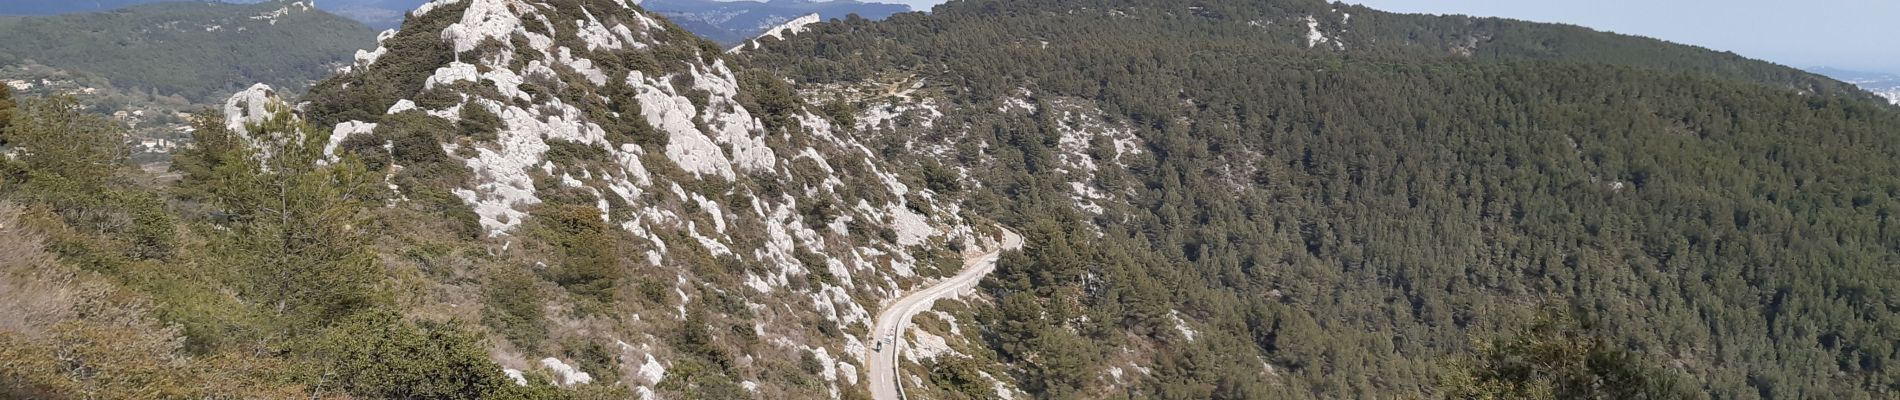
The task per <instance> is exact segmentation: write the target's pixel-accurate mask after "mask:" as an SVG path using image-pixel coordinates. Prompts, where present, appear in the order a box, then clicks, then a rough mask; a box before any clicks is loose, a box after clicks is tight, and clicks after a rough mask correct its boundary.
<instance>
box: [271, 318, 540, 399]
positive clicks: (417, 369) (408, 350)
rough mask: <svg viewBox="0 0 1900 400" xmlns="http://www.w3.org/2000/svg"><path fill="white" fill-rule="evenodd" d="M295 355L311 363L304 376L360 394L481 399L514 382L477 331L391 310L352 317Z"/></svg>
mask: <svg viewBox="0 0 1900 400" xmlns="http://www.w3.org/2000/svg"><path fill="white" fill-rule="evenodd" d="M296 354H298V355H299V356H301V357H302V358H303V359H305V360H309V361H311V362H313V364H314V367H315V368H313V370H311V371H309V374H310V376H307V377H306V379H305V380H307V381H310V382H312V383H315V382H325V383H326V384H325V386H334V387H340V388H342V389H343V390H344V391H347V392H349V393H350V394H352V395H356V396H362V397H371V398H400V399H415V398H430V399H480V398H486V397H488V396H491V395H494V394H497V393H500V392H503V391H506V390H509V388H510V387H512V386H514V383H513V382H511V381H509V379H508V377H507V376H505V375H502V373H501V366H498V365H495V363H494V362H492V361H489V360H488V352H487V351H486V350H483V348H482V346H481V345H480V343H479V342H478V339H477V338H476V336H475V335H473V334H470V333H468V332H463V331H461V330H458V329H455V328H452V327H449V326H444V325H441V324H436V323H430V322H423V323H420V324H414V323H410V322H408V321H405V320H403V318H402V316H401V315H398V314H396V313H395V312H394V311H386V310H378V311H372V312H365V313H362V314H359V315H357V316H355V317H352V318H350V319H348V320H346V321H344V322H342V323H340V324H338V325H337V326H336V327H334V328H331V329H329V330H326V331H324V332H323V333H322V334H320V335H317V336H316V337H315V338H313V339H310V340H308V341H305V342H304V343H301V344H300V346H298V350H297V351H296Z"/></svg>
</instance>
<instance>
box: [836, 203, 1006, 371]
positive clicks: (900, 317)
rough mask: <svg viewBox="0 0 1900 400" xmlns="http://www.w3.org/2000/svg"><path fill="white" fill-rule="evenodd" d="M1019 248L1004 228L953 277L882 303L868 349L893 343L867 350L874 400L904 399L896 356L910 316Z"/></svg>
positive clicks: (971, 285)
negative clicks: (992, 243)
mask: <svg viewBox="0 0 1900 400" xmlns="http://www.w3.org/2000/svg"><path fill="white" fill-rule="evenodd" d="M1022 247H1023V238H1022V236H1019V235H1017V234H1015V233H1013V232H1009V231H1004V232H1003V242H1002V243H1001V246H997V248H995V249H992V250H990V251H989V252H987V253H983V254H979V255H975V256H970V257H966V258H964V259H963V272H958V273H957V275H956V276H952V277H950V279H945V280H943V281H942V282H937V283H936V284H934V285H930V287H926V288H923V289H920V290H917V291H913V292H911V293H910V294H907V295H904V297H900V298H898V299H897V301H893V302H891V303H890V304H889V305H886V306H884V310H882V311H878V313H877V322H876V324H874V326H873V328H872V329H871V343H872V348H877V347H876V346H877V342H878V341H883V340H885V339H886V338H887V337H889V338H892V340H893V341H895V343H890V342H886V343H884V346H883V350H878V351H873V352H871V357H870V358H871V360H870V362H869V364H870V365H869V367H870V371H868V372H867V374H868V376H867V378H868V379H870V380H871V382H870V383H871V398H873V399H877V400H900V399H903V398H904V388H903V382H899V381H898V377H899V376H900V375H899V374H898V363H900V362H901V361H902V360H901V359H899V358H898V357H899V356H900V355H901V354H902V353H903V350H902V349H903V341H904V335H903V332H904V329H906V328H908V327H910V318H911V317H913V316H916V315H917V313H920V312H923V311H924V310H929V309H930V307H931V305H932V304H936V303H937V300H938V299H942V298H944V297H949V296H953V295H955V294H957V292H962V291H964V290H967V289H971V288H975V287H976V285H977V284H978V283H981V282H983V276H985V275H989V274H990V271H994V270H996V260H997V258H999V257H1000V256H1001V254H1002V253H1003V250H1010V249H1019V248H1022Z"/></svg>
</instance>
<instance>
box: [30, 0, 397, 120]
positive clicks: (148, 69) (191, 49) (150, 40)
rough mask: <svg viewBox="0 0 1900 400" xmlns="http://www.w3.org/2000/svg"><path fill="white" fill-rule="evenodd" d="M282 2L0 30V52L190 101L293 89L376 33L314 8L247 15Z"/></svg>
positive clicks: (112, 15) (80, 17)
mask: <svg viewBox="0 0 1900 400" xmlns="http://www.w3.org/2000/svg"><path fill="white" fill-rule="evenodd" d="M285 6H286V5H285V4H284V3H282V2H265V3H262V4H244V5H239V4H227V3H219V2H180V3H165V4H148V5H140V6H134V7H129V8H126V9H122V10H116V11H111V12H94V13H76V14H67V15H57V16H46V17H25V18H22V19H20V20H18V21H14V22H13V23H9V24H0V37H5V38H7V40H3V41H0V53H10V54H12V55H13V56H15V57H19V58H24V59H31V60H34V61H37V62H39V63H42V64H46V65H49V66H52V67H56V68H60V69H64V70H71V71H77V72H83V73H89V74H94V75H98V76H100V77H104V78H106V79H108V80H110V81H111V82H112V84H113V85H114V86H117V87H121V88H127V89H135V90H152V91H156V92H158V93H163V94H168V95H182V96H184V97H186V98H190V99H193V100H195V101H198V102H212V101H216V100H222V97H221V96H224V95H226V94H229V93H231V92H234V91H237V90H239V89H242V88H243V85H250V84H252V83H258V82H263V83H268V84H271V85H272V86H276V87H281V88H301V87H305V86H307V85H309V83H310V82H311V81H314V80H317V79H318V78H322V77H324V76H328V75H329V74H330V73H331V68H332V67H333V65H334V64H337V63H340V62H345V61H347V60H349V59H350V56H351V54H352V53H353V52H355V51H356V50H357V49H361V48H365V47H371V46H373V43H374V41H373V38H374V37H375V34H376V33H375V31H373V30H371V29H369V27H367V26H363V24H361V23H357V22H354V21H350V20H348V19H344V18H342V17H338V16H335V15H331V14H329V13H325V12H322V11H316V10H312V11H308V12H301V11H299V12H290V13H286V14H285V15H283V16H279V17H277V18H269V19H254V18H252V17H254V16H259V15H266V14H269V13H271V12H272V11H275V10H277V9H279V8H283V7H285Z"/></svg>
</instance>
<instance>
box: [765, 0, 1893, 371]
mask: <svg viewBox="0 0 1900 400" xmlns="http://www.w3.org/2000/svg"><path fill="white" fill-rule="evenodd" d="M1347 12H1350V14H1351V17H1349V18H1350V19H1349V20H1348V21H1350V22H1342V21H1341V20H1342V19H1343V18H1342V17H1343V15H1342V14H1344V13H1347ZM1307 15H1318V16H1319V17H1318V18H1317V19H1319V20H1321V21H1327V22H1322V23H1320V24H1319V25H1321V26H1337V27H1338V28H1337V29H1335V31H1337V30H1344V31H1346V32H1348V33H1345V34H1340V35H1337V36H1334V37H1333V38H1331V40H1335V41H1337V42H1339V43H1341V45H1340V46H1337V47H1334V46H1332V45H1329V44H1325V43H1310V44H1309V43H1307V42H1305V40H1306V39H1305V38H1304V37H1303V36H1298V35H1274V34H1273V33H1274V32H1275V29H1281V30H1286V29H1293V30H1296V31H1304V30H1305V29H1306V28H1307V27H1306V26H1304V25H1303V24H1300V21H1301V20H1300V19H1299V18H1300V17H1302V16H1307ZM1250 21H1253V22H1255V23H1251V24H1250V23H1249V22H1250ZM1260 21H1273V22H1270V23H1264V22H1260ZM1335 23H1337V24H1338V25H1334V24H1335ZM1262 25H1264V26H1265V27H1262ZM816 29H818V30H819V31H820V32H819V33H817V34H812V35H803V36H797V37H793V38H791V39H789V40H787V41H785V42H781V43H778V44H776V45H775V46H770V47H768V48H767V49H766V51H764V52H761V53H754V54H749V55H748V56H749V57H750V60H751V61H754V64H755V65H760V66H767V67H771V68H774V69H777V70H779V71H781V72H783V73H785V74H788V75H790V76H793V77H795V78H796V79H798V80H799V81H800V82H803V83H807V84H812V85H822V84H829V83H836V82H850V81H854V80H862V79H875V78H876V77H879V76H888V75H891V74H899V75H902V74H917V75H920V76H926V77H928V78H927V79H929V80H931V81H934V82H936V83H938V84H941V85H943V86H945V88H944V89H942V90H943V91H944V92H945V93H944V96H945V97H946V98H948V99H949V100H948V101H950V102H953V103H955V104H957V105H958V106H959V107H956V108H954V109H955V110H957V111H948V112H946V115H944V116H942V117H940V118H937V120H936V124H935V127H934V128H927V129H918V130H914V131H901V130H900V132H904V133H901V134H897V135H892V137H890V138H888V139H887V140H886V141H885V143H886V147H885V148H884V150H883V151H884V152H885V154H892V155H895V154H902V153H903V152H904V150H903V149H904V147H903V146H906V145H907V143H909V142H911V141H913V140H917V138H919V137H921V138H922V139H923V140H946V141H951V142H953V144H957V143H962V144H966V145H968V144H975V143H986V144H988V145H989V147H988V148H987V149H986V152H987V153H986V154H984V155H982V156H976V155H971V154H967V153H960V154H957V155H954V156H952V157H949V158H946V159H943V160H937V161H930V162H927V163H941V164H944V165H963V166H968V167H969V168H970V169H971V170H973V171H976V172H975V174H976V176H977V177H978V178H976V179H975V180H976V181H980V182H984V183H985V186H986V187H985V188H983V189H982V190H983V191H982V192H981V193H977V194H974V195H973V196H972V197H973V198H974V199H975V200H973V203H974V204H976V205H978V207H979V209H980V210H982V211H983V212H985V213H994V214H995V215H1008V216H1012V217H1010V218H1009V219H1007V221H1009V222H1010V223H1012V224H1013V225H1017V226H1024V227H1028V230H1027V232H1028V233H1029V236H1030V245H1029V250H1025V251H1023V252H1022V253H1021V254H1018V255H1015V256H1013V258H1010V259H1006V260H1005V261H1004V262H1003V263H1001V265H1002V267H1001V268H1003V270H1002V271H1000V272H999V273H998V275H997V276H996V277H995V278H994V279H993V280H992V281H991V282H989V283H988V284H986V288H987V290H988V293H990V294H991V295H992V296H994V298H995V299H996V300H997V304H996V306H995V307H994V308H993V309H991V310H989V311H987V312H986V314H984V315H985V318H986V320H987V321H988V323H989V324H990V326H991V327H993V329H994V330H993V331H991V332H988V335H987V336H986V338H987V340H988V342H989V343H990V344H991V347H992V350H994V354H991V355H990V357H992V358H993V359H995V360H999V361H1003V362H1004V363H1006V364H1007V365H1010V366H1011V368H1010V370H1011V372H1013V373H1014V374H1016V375H1017V376H1018V377H1019V378H1020V379H1022V380H1023V383H1024V386H1025V387H1027V388H1033V389H1031V392H1032V393H1036V394H1038V395H1039V396H1042V397H1049V398H1100V397H1132V398H1285V397H1316V398H1388V397H1411V396H1425V397H1436V396H1440V395H1449V394H1453V393H1467V394H1469V393H1494V394H1495V392H1485V390H1486V389H1485V388H1486V387H1489V388H1491V389H1496V388H1498V387H1513V388H1512V389H1509V390H1504V391H1503V392H1502V393H1510V394H1505V395H1500V396H1499V397H1498V398H1516V397H1523V396H1528V395H1530V394H1533V393H1538V392H1535V390H1536V389H1526V388H1528V387H1535V386H1539V385H1542V386H1545V388H1544V389H1547V390H1549V391H1547V392H1542V393H1544V394H1546V395H1548V394H1550V393H1556V394H1557V395H1558V396H1557V397H1564V398H1574V397H1585V396H1584V395H1583V394H1582V393H1595V395H1592V396H1589V397H1595V398H1633V397H1638V396H1635V395H1633V394H1632V393H1617V392H1611V391H1608V390H1610V389H1613V388H1617V387H1619V386H1621V387H1623V388H1625V389H1627V388H1630V387H1644V388H1651V389H1654V390H1651V391H1647V392H1644V394H1643V395H1645V396H1651V397H1677V396H1681V397H1690V398H1695V397H1710V398H1885V397H1889V396H1892V395H1893V394H1894V393H1896V391H1900V386H1896V385H1900V372H1896V370H1895V369H1893V368H1891V367H1890V364H1891V363H1892V362H1893V361H1894V360H1896V358H1897V357H1900V353H1896V350H1900V349H1895V348H1894V343H1896V340H1900V325H1896V324H1900V317H1897V316H1896V315H1895V313H1894V311H1895V310H1896V307H1900V302H1896V300H1895V299H1896V297H1894V293H1896V292H1895V290H1900V281H1896V280H1895V279H1894V277H1893V276H1894V272H1895V270H1894V266H1895V265H1896V264H1895V262H1896V260H1900V258H1896V256H1897V255H1900V254H1897V252H1900V241H1896V239H1900V237H1896V236H1895V235H1894V233H1893V228H1892V227H1890V226H1889V225H1890V224H1891V222H1889V219H1890V218H1891V216H1892V214H1893V213H1894V212H1895V210H1896V209H1895V208H1896V206H1900V203H1896V202H1895V198H1894V197H1895V196H1896V194H1900V192H1896V190H1897V189H1900V187H1897V186H1896V184H1897V183H1900V181H1896V179H1895V178H1894V177H1895V176H1896V175H1895V173H1896V172H1900V171H1896V166H1895V165H1894V163H1893V161H1892V160H1895V159H1896V156H1900V148H1896V147H1895V145H1896V143H1900V141H1896V139H1900V137H1896V135H1900V110H1896V109H1895V108H1894V107H1891V106H1887V105H1884V104H1880V103H1879V102H1877V101H1874V100H1871V99H1869V98H1868V96H1866V95H1865V94H1863V93H1858V92H1856V91H1852V90H1851V89H1847V88H1845V87H1844V86H1842V85H1840V84H1838V83H1834V82H1828V81H1826V80H1824V79H1820V78H1817V77H1814V76H1812V75H1808V74H1805V73H1802V72H1799V71H1796V70H1792V69H1786V68H1780V67H1776V66H1773V65H1770V64H1766V63H1762V62H1757V61H1749V60H1745V59H1741V58H1739V57H1734V56H1732V55H1726V54H1720V53H1715V52H1710V51H1704V50H1698V49H1692V48H1688V47H1684V46H1676V45H1668V44H1664V43H1661V42H1657V41H1653V40H1648V39H1641V38H1632V37H1621V36H1614V35H1609V34H1602V33H1596V32H1591V31H1588V30H1584V29H1579V28H1572V27H1562V26H1553V25H1542V24H1528V23H1519V22H1509V21H1498V20H1471V19H1463V18H1436V17H1424V16H1405V15H1392V14H1385V13H1380V12H1377V11H1373V10H1367V9H1363V8H1346V7H1342V8H1339V9H1337V10H1335V9H1333V8H1331V7H1330V6H1328V5H1324V4H1319V3H1316V2H1315V3H1302V2H1294V3H1293V4H1285V3H1279V2H1189V3H1178V2H1158V1H1155V2H1149V1H1098V2H1073V1H1063V2H1056V1H1043V2H1038V1H963V2H952V3H951V4H948V5H946V6H944V7H940V8H938V9H937V10H936V11H935V12H934V13H933V14H931V15H927V16H925V15H901V16H898V17H896V18H892V19H891V20H888V21H882V22H873V21H864V20H849V21H843V22H842V23H836V24H830V25H824V26H821V27H817V28H816ZM1472 37H1490V38H1493V39H1488V40H1497V41H1500V42H1503V43H1502V44H1500V45H1496V46H1484V47H1480V50H1478V51H1473V52H1468V53H1459V52H1454V51H1448V49H1450V48H1451V47H1453V46H1456V45H1457V44H1459V43H1465V38H1472ZM1276 38H1277V39H1276ZM1308 46H1312V47H1311V48H1308ZM1533 47H1535V48H1533ZM1658 55H1660V56H1661V57H1658ZM1065 98H1067V99H1083V100H1085V101H1091V102H1098V103H1099V104H1100V105H1101V107H1102V108H1103V109H1105V110H1108V113H1109V114H1111V115H1113V116H1115V117H1116V118H1118V119H1120V120H1121V121H1122V122H1124V123H1125V124H1126V126H1128V127H1130V128H1132V129H1133V130H1134V131H1135V132H1137V135H1138V136H1139V137H1141V138H1142V139H1143V141H1144V143H1145V146H1146V148H1147V149H1146V150H1148V152H1147V153H1146V154H1143V155H1142V156H1138V157H1132V158H1130V157H1122V158H1119V159H1118V162H1108V157H1106V156H1104V154H1108V153H1109V152H1108V151H1106V150H1105V146H1107V145H1106V144H1104V143H1094V144H1092V147H1091V148H1092V149H1093V150H1090V153H1089V154H1090V155H1091V156H1092V157H1094V158H1095V159H1096V160H1097V162H1098V163H1100V164H1103V165H1105V166H1104V167H1103V170H1102V171H1101V172H1098V173H1097V174H1096V175H1095V178H1094V181H1093V182H1090V184H1091V185H1096V186H1098V187H1099V188H1100V189H1101V190H1102V191H1106V192H1110V193H1117V192H1120V193H1126V194H1127V196H1126V197H1125V199H1126V201H1125V204H1122V205H1121V206H1119V207H1113V209H1112V210H1110V211H1108V212H1106V213H1101V214H1094V213H1088V212H1081V211H1078V210H1077V207H1075V206H1074V205H1073V204H1074V203H1075V200H1073V199H1072V198H1071V196H1070V195H1069V192H1070V191H1071V189H1070V186H1071V183H1070V182H1071V176H1068V175H1066V174H1062V173H1060V171H1057V168H1056V167H1052V166H1054V165H1059V164H1060V162H1059V161H1058V159H1059V158H1060V157H1059V156H1060V154H1062V153H1063V149H1062V148H1061V142H1062V138H1061V134H1060V131H1062V130H1063V129H1065V128H1064V127H1063V126H1062V125H1063V124H1064V122H1063V121H1062V117H1061V114H1060V113H1058V112H1057V111H1055V110H1057V109H1058V108H1057V107H1056V103H1058V100H1060V99H1065ZM1006 99H1016V100H1010V101H1027V102H1035V103H1039V104H1037V105H1039V106H1040V107H1035V106H1031V107H1028V108H1029V109H1031V110H1050V111H1047V112H1035V111H1031V112H1028V113H1019V114H1004V115H998V113H995V112H994V111H995V109H994V108H990V107H993V106H986V105H992V104H998V103H999V102H1003V101H1006ZM959 131H961V132H959ZM960 133H967V136H959V134H960ZM963 148H965V149H967V148H970V147H963ZM983 157H989V158H993V160H994V162H976V161H978V160H980V159H983ZM1551 309H1557V310H1560V311H1561V312H1559V313H1558V314H1565V315H1568V316H1567V317H1551V316H1549V315H1548V314H1550V310H1551ZM1170 310H1178V311H1179V312H1180V313H1181V315H1182V317H1183V318H1187V319H1189V320H1194V321H1198V324H1197V325H1198V326H1204V327H1205V328H1204V329H1202V330H1201V331H1200V332H1199V335H1198V336H1199V337H1197V338H1193V339H1192V340H1190V339H1189V338H1187V337H1183V336H1182V335H1180V334H1179V333H1176V330H1175V329H1173V328H1172V327H1170V325H1171V324H1170V323H1169V322H1167V320H1168V318H1169V312H1170ZM1038 316H1046V318H1038ZM1559 319H1561V320H1568V321H1571V322H1570V323H1569V326H1570V327H1568V328H1562V329H1559V327H1555V326H1550V325H1553V324H1552V323H1538V322H1537V321H1549V320H1559ZM1535 326H1544V327H1543V328H1537V329H1533V327H1535ZM1558 331H1568V332H1571V334H1577V335H1582V336H1580V337H1584V338H1592V339H1590V340H1588V341H1587V342H1590V343H1601V344H1602V345H1603V346H1604V347H1606V348H1607V350H1605V351H1608V353H1606V354H1622V355H1620V356H1616V357H1623V358H1625V361H1626V364H1625V366H1626V367H1628V368H1636V369H1633V370H1631V371H1648V370H1649V369H1655V370H1658V371H1660V372H1652V373H1646V374H1645V375H1649V376H1652V377H1656V378H1657V379H1656V380H1657V381H1653V382H1652V381H1645V382H1640V383H1642V384H1641V385H1634V384H1624V385H1619V383H1627V382H1622V381H1617V380H1613V379H1605V378H1599V379H1603V380H1602V381H1601V382H1599V383H1597V384H1596V385H1595V386H1591V385H1565V384H1562V379H1556V378H1549V379H1547V380H1546V381H1545V382H1543V383H1542V384H1539V385H1515V386H1513V385H1491V386H1487V384H1486V382H1490V383H1496V382H1495V381H1494V379H1495V378H1498V377H1499V376H1504V377H1510V376H1516V377H1517V378H1524V379H1526V380H1540V378H1536V377H1537V376H1539V375H1538V374H1536V373H1527V372H1525V371H1518V373H1517V375H1512V374H1508V373H1498V372H1496V371H1498V370H1499V369H1509V368H1510V367H1513V366H1511V365H1502V364H1510V363H1508V362H1505V363H1486V362H1481V361H1483V360H1486V359H1487V358H1485V357H1479V356H1477V355H1478V354H1493V355H1495V356H1497V357H1498V358H1499V359H1510V358H1512V357H1516V359H1518V360H1519V361H1516V362H1519V363H1526V364H1534V363H1533V362H1531V361H1522V360H1523V359H1532V360H1535V359H1537V356H1536V355H1524V354H1502V353H1495V352H1505V351H1512V350H1511V349H1512V348H1513V347H1510V346H1499V345H1496V344H1498V343H1512V341H1513V340H1520V339H1522V338H1521V337H1518V336H1515V335H1519V334H1521V333H1523V332H1537V333H1536V335H1548V336H1555V332H1558ZM1558 337H1568V336H1558ZM1546 339H1547V338H1546ZM1579 341H1580V342H1583V341H1582V340H1581V339H1580V340H1579ZM1486 343H1490V344H1489V345H1487V344H1486ZM1577 346H1582V345H1580V344H1579V345H1577ZM1540 348H1541V349H1543V350H1541V351H1552V352H1559V350H1557V349H1552V348H1543V347H1538V346H1518V347H1515V349H1516V350H1515V351H1520V352H1533V353H1534V352H1535V351H1540V350H1535V349H1540ZM1077 349H1083V350H1080V351H1077ZM1130 349H1148V350H1144V351H1147V352H1151V353H1153V357H1154V359H1155V362H1156V364H1157V366H1156V367H1154V369H1153V375H1152V376H1151V377H1147V378H1145V379H1144V380H1143V381H1141V382H1140V383H1139V384H1132V385H1122V386H1117V385H1113V384H1104V383H1103V382H1102V380H1101V379H1099V378H1098V377H1097V376H1098V375H1099V374H1100V372H1099V371H1098V370H1097V369H1099V368H1101V367H1100V365H1102V364H1103V363H1105V362H1109V361H1112V360H1115V359H1118V358H1121V357H1127V355H1126V353H1128V352H1129V351H1130ZM1568 350H1570V352H1568V353H1564V354H1583V353H1585V352H1584V351H1581V350H1577V349H1568ZM1578 357H1582V356H1578ZM1605 357H1611V356H1609V355H1606V356H1605ZM1611 358H1615V357H1611ZM1263 361H1264V362H1265V363H1268V364H1270V365H1271V366H1272V367H1270V370H1273V371H1277V372H1274V373H1269V374H1267V375H1262V374H1261V369H1262V368H1261V367H1262V362H1263ZM1572 361H1577V362H1578V363H1582V361H1580V360H1572ZM1561 364H1563V363H1562V362H1556V361H1551V365H1561ZM1479 367H1482V368H1479ZM1515 367H1520V368H1521V367H1524V365H1516V366H1515ZM1474 370H1475V371H1491V374H1490V375H1487V374H1486V373H1476V374H1473V373H1472V372H1473V371H1474ZM1550 375H1552V376H1558V375H1560V374H1556V373H1552V374H1550ZM1482 376H1491V377H1492V378H1481V377H1482ZM1663 381H1679V382H1674V383H1670V382H1663ZM1458 384H1463V385H1465V389H1468V390H1469V391H1466V392H1459V391H1457V390H1453V389H1454V388H1456V387H1458V386H1457V385H1458ZM1580 386H1581V387H1582V389H1579V387H1580ZM1525 390H1531V391H1525ZM1533 397H1542V396H1533Z"/></svg>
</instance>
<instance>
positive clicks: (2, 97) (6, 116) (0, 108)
mask: <svg viewBox="0 0 1900 400" xmlns="http://www.w3.org/2000/svg"><path fill="white" fill-rule="evenodd" d="M15 107H16V105H15V104H14V103H13V88H12V87H9V86H6V85H0V146H5V145H7V128H8V127H10V126H13V109H14V108H15Z"/></svg>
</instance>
